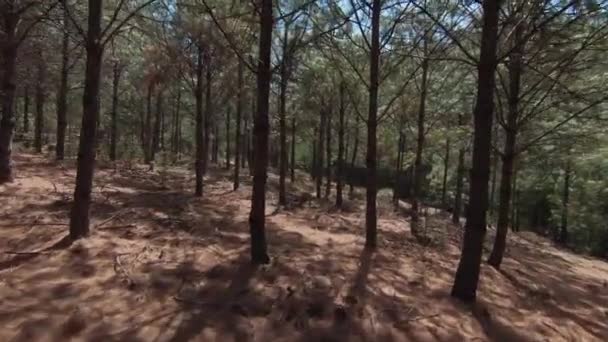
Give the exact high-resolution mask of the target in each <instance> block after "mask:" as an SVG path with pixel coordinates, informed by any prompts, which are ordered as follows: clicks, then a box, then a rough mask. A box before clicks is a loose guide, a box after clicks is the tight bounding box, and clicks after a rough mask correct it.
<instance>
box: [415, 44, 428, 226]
mask: <svg viewBox="0 0 608 342" xmlns="http://www.w3.org/2000/svg"><path fill="white" fill-rule="evenodd" d="M423 39H424V42H423V45H424V53H425V58H424V59H423V60H422V83H421V85H420V106H419V108H418V138H417V143H416V158H415V160H414V184H413V185H414V186H413V190H414V191H413V196H412V233H413V234H414V235H417V234H418V233H419V232H418V231H417V227H418V225H416V224H415V223H416V222H418V217H419V214H420V208H419V201H420V196H421V195H422V176H423V173H422V152H423V150H424V138H425V131H424V129H425V128H424V122H425V115H426V95H427V78H428V72H429V60H428V58H426V51H427V44H428V43H427V38H426V37H425V38H423Z"/></svg>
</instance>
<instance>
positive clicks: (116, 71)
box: [110, 62, 120, 161]
mask: <svg viewBox="0 0 608 342" xmlns="http://www.w3.org/2000/svg"><path fill="white" fill-rule="evenodd" d="M112 72H113V75H112V113H111V120H112V121H111V123H110V160H111V161H115V160H116V143H117V141H118V85H119V82H120V65H119V64H118V62H115V63H114V66H113V70H112Z"/></svg>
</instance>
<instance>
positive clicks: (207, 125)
mask: <svg viewBox="0 0 608 342" xmlns="http://www.w3.org/2000/svg"><path fill="white" fill-rule="evenodd" d="M206 61H207V63H206V68H205V119H204V121H203V122H204V124H203V130H204V135H203V137H204V143H203V150H204V151H203V153H204V158H203V173H205V174H206V173H207V167H208V165H209V152H210V149H209V147H210V146H209V142H210V138H211V112H212V110H213V108H212V99H211V86H212V84H211V82H212V78H211V76H212V75H211V65H210V64H211V56H208V55H207V56H206Z"/></svg>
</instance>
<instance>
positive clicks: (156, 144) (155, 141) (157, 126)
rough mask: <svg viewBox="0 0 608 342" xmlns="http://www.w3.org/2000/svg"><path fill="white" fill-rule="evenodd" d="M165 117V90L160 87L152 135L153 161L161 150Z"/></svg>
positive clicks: (151, 153) (151, 151)
mask: <svg viewBox="0 0 608 342" xmlns="http://www.w3.org/2000/svg"><path fill="white" fill-rule="evenodd" d="M162 116H163V90H162V89H161V88H160V87H159V89H158V94H157V97H156V118H155V120H154V132H153V133H152V148H151V149H150V157H151V161H154V158H155V156H156V153H157V152H158V151H159V149H160V140H161V139H160V136H161V126H162V125H161V121H162Z"/></svg>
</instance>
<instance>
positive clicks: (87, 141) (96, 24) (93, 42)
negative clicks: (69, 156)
mask: <svg viewBox="0 0 608 342" xmlns="http://www.w3.org/2000/svg"><path fill="white" fill-rule="evenodd" d="M102 8H103V7H102V0H89V19H88V30H87V37H86V40H85V46H86V52H87V62H86V69H85V79H84V94H83V97H82V107H83V114H82V127H81V130H80V132H81V134H80V144H79V147H78V163H77V171H76V189H75V190H74V203H73V206H72V210H71V212H70V237H71V238H72V239H78V238H80V237H84V236H86V235H88V233H89V208H90V206H91V190H92V188H93V173H94V170H95V141H96V128H97V122H96V121H97V118H98V116H99V115H98V114H99V85H100V79H101V77H100V76H101V75H100V73H101V63H102V56H103V46H102V45H101V42H100V39H101V18H102Z"/></svg>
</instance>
